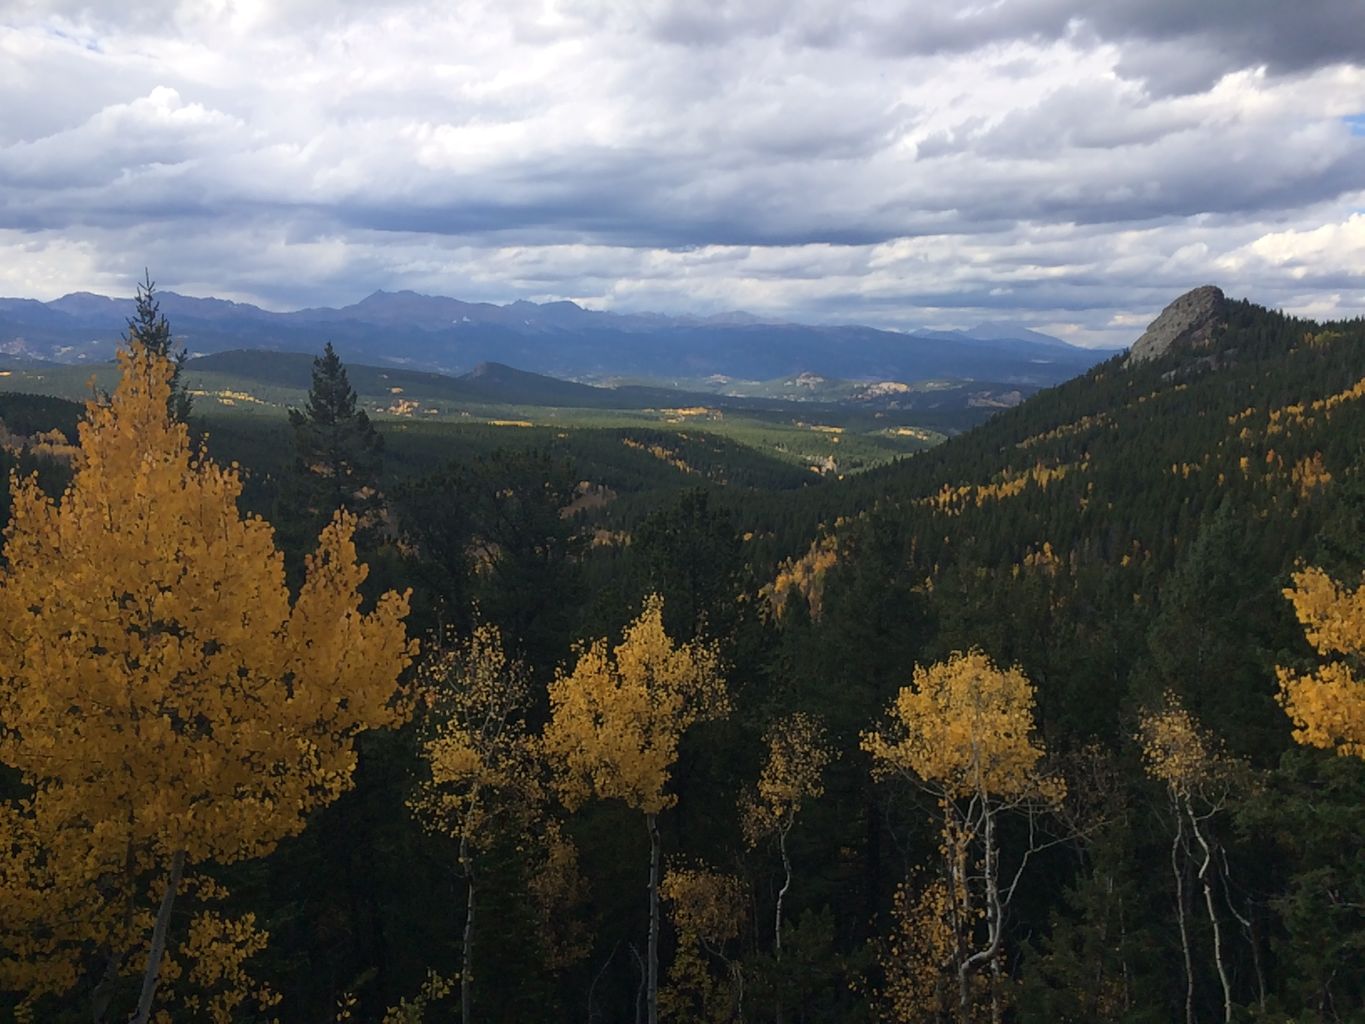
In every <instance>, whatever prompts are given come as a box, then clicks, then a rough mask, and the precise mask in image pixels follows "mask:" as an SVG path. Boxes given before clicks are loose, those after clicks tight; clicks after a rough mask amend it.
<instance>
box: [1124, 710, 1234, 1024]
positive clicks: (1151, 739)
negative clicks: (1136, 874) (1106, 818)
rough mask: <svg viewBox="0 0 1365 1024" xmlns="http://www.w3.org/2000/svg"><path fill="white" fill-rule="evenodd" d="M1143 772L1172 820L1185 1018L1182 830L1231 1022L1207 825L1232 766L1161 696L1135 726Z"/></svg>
mask: <svg viewBox="0 0 1365 1024" xmlns="http://www.w3.org/2000/svg"><path fill="white" fill-rule="evenodd" d="M1138 742H1139V743H1141V745H1142V761H1143V767H1144V768H1145V769H1146V771H1147V774H1148V776H1150V777H1151V778H1153V779H1156V780H1157V781H1159V782H1161V783H1162V784H1164V785H1165V787H1166V795H1167V797H1168V799H1169V800H1170V805H1171V814H1172V817H1173V819H1174V825H1175V829H1174V833H1173V836H1172V839H1171V872H1172V874H1173V875H1174V876H1175V892H1176V914H1177V920H1178V922H1179V925H1180V949H1181V953H1182V956H1183V958H1184V963H1185V1019H1186V1021H1187V1022H1190V1024H1192V1022H1193V1021H1194V965H1193V959H1192V956H1191V953H1190V936H1189V929H1188V926H1187V925H1186V921H1185V894H1184V865H1183V864H1182V858H1188V857H1189V856H1190V851H1189V849H1188V840H1187V839H1186V836H1185V827H1186V825H1188V826H1189V830H1190V835H1191V836H1192V837H1193V838H1194V840H1195V842H1197V843H1198V844H1199V850H1200V859H1199V866H1198V871H1197V874H1198V878H1199V882H1200V885H1201V886H1202V887H1203V890H1204V906H1205V909H1206V911H1207V912H1208V917H1209V924H1210V926H1211V927H1212V929H1213V959H1214V966H1215V967H1216V968H1217V969H1218V980H1219V983H1220V984H1221V985H1222V989H1223V1019H1224V1020H1225V1021H1229V1022H1230V1021H1231V1020H1232V982H1231V980H1230V979H1229V977H1228V970H1227V966H1226V965H1225V964H1224V961H1223V931H1222V926H1221V924H1220V922H1219V920H1218V914H1217V912H1216V910H1215V907H1214V899H1213V875H1214V874H1215V873H1216V872H1217V866H1216V865H1215V863H1214V841H1213V838H1212V837H1211V836H1210V835H1209V834H1208V822H1209V820H1210V819H1211V818H1213V817H1214V816H1215V815H1216V814H1217V813H1218V812H1219V811H1221V810H1222V809H1223V806H1224V804H1225V803H1226V801H1227V796H1228V785H1227V783H1228V778H1229V776H1228V771H1227V769H1228V768H1229V767H1231V765H1230V764H1228V763H1227V762H1226V761H1225V760H1224V759H1223V758H1222V757H1220V756H1219V754H1218V752H1217V751H1216V749H1215V748H1214V745H1213V742H1212V741H1211V739H1210V738H1209V737H1208V736H1206V735H1205V734H1204V733H1203V732H1202V731H1201V730H1200V729H1199V727H1198V725H1197V724H1196V723H1195V720H1194V717H1193V716H1192V715H1191V714H1190V713H1189V712H1188V711H1186V710H1185V708H1184V707H1182V706H1181V704H1180V701H1179V699H1178V698H1177V697H1176V696H1175V694H1173V693H1167V694H1166V695H1165V698H1164V701H1163V705H1162V707H1161V708H1160V709H1158V710H1156V711H1151V712H1148V713H1147V714H1145V715H1143V716H1142V719H1141V721H1140V724H1139V727H1138Z"/></svg>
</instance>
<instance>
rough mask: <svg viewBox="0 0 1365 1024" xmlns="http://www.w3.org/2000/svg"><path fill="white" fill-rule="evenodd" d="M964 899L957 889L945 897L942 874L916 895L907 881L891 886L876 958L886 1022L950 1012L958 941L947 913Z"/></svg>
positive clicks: (898, 1023) (936, 1016)
mask: <svg viewBox="0 0 1365 1024" xmlns="http://www.w3.org/2000/svg"><path fill="white" fill-rule="evenodd" d="M965 898H966V894H965V893H961V892H959V893H956V894H953V895H950V894H949V892H948V885H947V883H946V882H945V881H944V880H943V879H942V878H935V879H934V880H933V881H931V882H929V883H928V884H927V885H926V886H924V887H923V888H922V889H921V890H920V891H919V892H918V894H916V892H915V891H914V890H913V889H912V888H911V887H910V884H909V883H908V882H907V883H902V884H901V885H899V886H897V888H896V895H895V898H894V899H893V901H892V904H891V921H892V928H893V931H892V933H891V935H890V936H889V937H888V939H887V940H886V941H884V942H883V943H882V945H881V948H880V949H879V950H878V956H877V959H878V962H879V963H880V964H881V967H882V972H883V975H884V981H883V984H882V992H881V1005H882V1009H881V1018H882V1019H883V1020H885V1021H887V1022H888V1024H902V1022H906V1021H934V1020H943V1019H945V1018H948V1017H951V1016H952V1015H953V1014H954V1013H955V1012H956V1010H957V1006H958V995H957V991H956V989H957V979H956V977H955V974H956V971H955V958H956V956H957V952H958V943H957V935H956V933H955V931H954V929H953V924H952V916H953V912H954V911H953V908H954V907H957V906H961V905H962V904H963V903H964V901H965Z"/></svg>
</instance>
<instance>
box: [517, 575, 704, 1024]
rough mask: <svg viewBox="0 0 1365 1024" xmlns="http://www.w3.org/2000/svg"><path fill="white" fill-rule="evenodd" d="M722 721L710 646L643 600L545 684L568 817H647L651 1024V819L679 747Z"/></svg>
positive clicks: (549, 734) (654, 984) (669, 801)
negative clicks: (671, 628)
mask: <svg viewBox="0 0 1365 1024" xmlns="http://www.w3.org/2000/svg"><path fill="white" fill-rule="evenodd" d="M728 713H729V698H728V696H727V694H726V690H725V681H724V679H723V677H722V675H721V671H720V657H719V655H718V653H717V650H716V647H715V645H714V644H708V643H705V642H702V641H692V642H690V643H685V644H681V645H679V644H675V643H674V642H673V640H672V639H671V638H670V637H669V636H668V634H667V633H666V632H665V631H664V626H663V601H662V600H661V599H660V598H659V597H658V596H657V595H653V596H651V597H649V598H646V600H645V604H644V609H643V610H642V611H641V613H640V616H639V617H638V618H637V619H636V620H635V621H634V622H632V623H631V624H630V625H629V626H628V627H626V631H625V637H624V638H623V639H622V641H621V643H620V644H619V645H618V646H617V647H615V648H614V649H611V650H608V647H607V641H606V640H605V639H598V640H595V641H593V642H592V643H591V644H588V645H587V646H586V647H584V648H582V649H581V650H580V652H579V655H578V661H577V663H576V664H575V665H574V669H573V671H572V672H570V673H567V674H566V673H564V672H563V671H561V672H560V673H559V674H558V675H557V676H556V678H555V680H554V682H553V683H551V684H550V723H549V725H548V726H547V727H546V729H545V735H544V742H545V747H546V750H547V752H548V753H549V755H550V756H551V757H552V758H554V760H555V761H556V762H557V764H558V767H559V774H558V780H557V782H558V788H559V791H560V795H561V798H562V799H563V800H564V803H565V805H566V806H567V807H568V808H569V809H570V810H573V809H575V808H577V807H579V806H581V805H582V804H584V803H586V802H587V801H588V800H590V799H592V798H593V797H596V798H598V799H602V800H611V799H617V800H621V801H622V802H624V803H625V804H626V806H627V807H630V808H631V809H632V810H636V811H639V812H640V813H641V814H643V815H644V818H645V827H646V830H647V831H648V833H649V947H648V953H647V956H646V963H645V975H646V1001H647V1005H648V1013H649V1024H658V1020H659V872H660V844H659V828H658V816H659V813H660V812H661V811H664V810H667V809H668V808H669V807H672V806H673V805H674V804H675V803H676V802H677V797H676V796H674V795H673V794H671V793H667V792H665V788H666V787H667V785H668V778H669V772H670V770H671V769H672V766H673V762H674V761H676V760H677V757H678V742H679V740H680V739H681V738H682V735H683V733H684V732H686V731H687V730H688V729H689V728H690V727H691V726H693V725H695V724H697V723H698V722H703V721H709V720H714V719H718V718H722V717H724V716H725V715H727V714H728Z"/></svg>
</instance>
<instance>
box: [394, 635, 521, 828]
mask: <svg viewBox="0 0 1365 1024" xmlns="http://www.w3.org/2000/svg"><path fill="white" fill-rule="evenodd" d="M418 687H419V692H420V699H421V701H422V703H423V704H424V705H425V706H426V707H427V709H428V711H429V713H430V714H431V716H432V718H433V720H434V721H435V725H434V727H433V728H432V729H431V731H430V733H429V734H428V736H427V738H426V739H425V740H424V741H423V743H422V758H423V760H424V761H425V762H426V764H427V767H428V769H429V774H428V776H427V777H426V778H425V779H423V780H422V781H421V782H420V783H419V785H418V788H417V791H416V793H415V795H414V796H413V797H412V799H411V800H410V801H409V807H410V808H411V810H412V812H413V815H414V816H415V817H416V818H417V819H418V820H419V821H420V822H421V823H422V825H423V827H425V828H427V829H428V830H429V831H432V832H437V833H440V834H444V835H448V836H451V837H452V838H455V839H458V840H461V841H462V842H463V843H465V844H467V845H468V846H471V847H473V848H475V849H477V848H481V847H483V846H485V845H486V844H487V843H488V842H489V841H491V839H492V838H493V836H494V835H496V834H506V832H507V831H508V830H509V829H514V828H519V829H521V830H525V829H526V827H527V826H529V824H530V821H531V820H532V819H533V818H534V817H535V816H536V815H538V814H539V811H540V805H541V804H542V803H543V794H542V793H541V789H540V781H539V778H538V775H537V759H536V752H535V749H534V742H533V739H532V738H531V737H529V736H528V735H527V734H526V729H525V723H524V721H523V717H522V716H523V715H524V714H525V711H526V707H527V704H528V702H529V696H530V679H529V677H528V675H527V673H526V670H525V668H524V666H522V665H521V664H520V663H518V662H515V661H512V660H511V659H509V658H508V657H507V654H506V652H505V651H504V650H503V646H502V635H501V633H499V632H498V629H497V627H496V626H493V625H490V624H487V623H481V624H480V625H478V626H477V627H475V629H474V633H473V635H472V636H470V637H469V638H467V639H465V640H454V639H452V640H449V641H447V642H446V643H445V644H443V645H442V646H440V647H438V648H436V649H434V650H433V651H432V652H430V653H429V655H428V656H427V658H426V659H425V660H424V661H423V663H422V665H421V666H420V667H419V669H418Z"/></svg>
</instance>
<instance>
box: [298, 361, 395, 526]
mask: <svg viewBox="0 0 1365 1024" xmlns="http://www.w3.org/2000/svg"><path fill="white" fill-rule="evenodd" d="M289 422H290V424H291V425H292V426H293V428H294V444H295V448H296V454H297V462H296V469H297V474H298V483H299V485H300V490H301V493H300V494H299V496H298V500H299V504H300V505H301V508H300V509H299V512H300V513H301V514H302V516H303V517H304V519H305V520H306V521H307V522H308V523H309V525H310V526H311V525H314V524H316V523H319V522H326V521H327V520H328V519H329V518H331V516H332V513H334V512H335V511H336V510H337V509H339V508H340V509H345V510H346V511H347V512H348V513H350V514H351V515H353V516H354V517H355V519H356V524H357V534H358V538H359V540H360V542H361V543H362V546H364V544H365V543H366V542H367V541H369V540H371V539H372V537H373V534H374V532H375V530H376V529H377V527H378V525H379V524H378V519H379V513H380V508H381V504H382V502H381V499H380V494H379V471H380V467H381V465H382V459H383V451H384V439H383V438H382V437H380V436H379V432H378V431H377V430H375V428H374V424H372V423H371V422H370V418H369V417H368V416H367V415H366V414H365V410H364V409H357V408H356V393H355V389H354V388H352V387H351V382H350V379H349V378H348V377H347V375H346V367H345V366H344V365H342V362H341V359H340V357H339V356H338V355H337V354H336V351H335V350H334V349H333V348H332V343H331V342H328V343H327V345H326V347H325V348H324V349H323V353H322V355H321V356H319V357H318V358H316V359H314V360H313V383H312V387H311V388H310V389H309V392H308V404H307V405H306V406H305V407H304V409H303V411H302V412H300V411H299V410H297V409H290V410H289Z"/></svg>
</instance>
